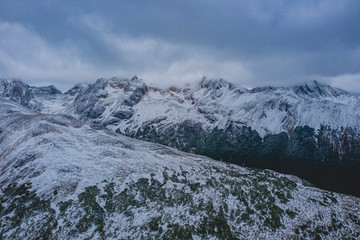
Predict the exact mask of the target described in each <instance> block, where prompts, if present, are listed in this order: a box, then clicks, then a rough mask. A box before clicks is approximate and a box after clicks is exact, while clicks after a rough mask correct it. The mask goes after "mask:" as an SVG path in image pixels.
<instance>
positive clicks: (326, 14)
mask: <svg viewBox="0 0 360 240" xmlns="http://www.w3.org/2000/svg"><path fill="white" fill-rule="evenodd" d="M0 22H2V23H8V24H12V25H11V26H21V27H22V28H23V29H24V31H27V32H29V34H31V35H32V36H35V38H36V39H38V40H39V39H40V40H39V41H41V42H42V43H43V45H44V46H46V47H45V48H44V49H45V50H47V51H49V55H51V56H54V58H56V57H55V56H56V55H60V56H61V57H62V59H63V60H62V62H63V63H62V64H60V66H59V67H58V68H56V67H54V66H53V67H51V68H48V69H47V70H46V69H45V70H46V71H45V70H44V72H43V76H44V77H43V78H45V76H47V81H50V80H51V79H52V78H54V75H55V74H59V78H57V79H61V77H63V78H66V79H65V80H63V81H67V82H69V83H70V82H71V81H76V79H81V80H83V79H86V78H88V77H90V76H95V78H96V77H100V76H103V75H111V74H116V75H118V74H132V73H138V74H139V75H141V74H143V76H144V78H145V76H146V77H148V78H151V79H149V81H153V82H156V81H157V80H156V79H171V81H173V82H174V84H176V82H179V81H180V82H184V81H185V80H184V79H186V81H190V80H189V79H190V78H191V77H194V78H197V77H198V76H200V75H201V74H208V75H215V76H216V75H217V76H218V77H228V78H230V79H229V80H231V81H238V82H240V83H242V84H244V85H248V86H256V85H269V84H272V85H284V84H285V85H286V84H291V83H294V82H298V81H303V80H307V79H312V78H314V77H316V78H319V79H320V78H321V79H323V80H324V81H327V82H329V83H330V82H332V81H333V80H331V79H337V84H338V82H339V81H340V80H339V79H343V77H342V76H357V74H359V73H360V65H359V63H360V54H359V53H360V50H359V49H360V31H359V29H358V26H359V25H360V2H359V1H356V0H344V1H337V0H294V1H285V0H273V1H268V0H254V1H245V0H229V1H215V0H207V1H184V0H183V1H179V0H174V1H165V0H156V1H145V0H138V1H130V0H124V1H115V0H104V1H85V0H83V1H54V0H53V1H40V0H34V1H31V3H30V2H28V1H25V0H19V1H10V0H3V1H1V2H0ZM16 24H17V25H16ZM13 37H14V38H16V37H15V36H13ZM6 39H8V38H6ZM32 44H35V43H34V42H33V43H32ZM20 45H21V44H20ZM6 49H7V50H6ZM16 49H17V48H16V46H15V47H14V46H13V49H11V47H10V46H9V44H2V45H0V50H2V51H3V52H4V51H7V52H11V51H15V50H16ZM57 49H61V53H56V52H57V51H55V50H57ZM25 50H26V49H25ZM25 50H24V51H25ZM45 50H44V51H45ZM15 55H17V56H15ZM22 55H24V56H22ZM70 55H72V56H70ZM35 56H36V55H35ZM0 57H2V58H4V55H3V56H0ZM12 57H13V58H14V59H15V60H14V61H16V62H17V63H18V64H22V65H23V69H22V71H23V72H24V74H23V75H24V76H26V74H25V72H26V71H28V72H29V75H28V76H27V77H24V79H25V80H26V79H27V78H31V79H35V78H36V77H39V76H41V64H39V65H38V66H35V64H36V62H38V61H33V62H34V64H29V62H31V61H30V60H29V61H27V60H26V59H27V58H36V57H34V55H32V54H24V53H21V52H18V53H16V54H12ZM22 58H25V60H21V59H22ZM54 61H55V60H54ZM66 61H68V62H69V65H71V66H72V67H67V68H66V67H64V65H66V64H65V62H66ZM76 62H77V64H78V65H79V66H78V67H74V66H73V65H74V64H75V63H76ZM38 63H39V62H38ZM40 63H41V61H40ZM45 65H48V64H45ZM75 66H76V64H75ZM215 66H217V67H215ZM235 66H238V67H239V70H235V68H236V67H235ZM0 67H1V68H2V71H3V72H9V73H13V72H14V73H16V71H15V70H14V69H13V70H9V63H6V62H4V61H3V62H1V61H0ZM31 67H33V68H35V69H38V70H37V71H36V72H37V73H36V74H35V73H34V71H33V72H31V71H30V69H31ZM13 68H15V66H13ZM26 69H28V70H26ZM50 71H53V72H54V73H53V74H50ZM71 71H73V75H74V76H75V77H74V78H76V79H74V80H71V73H70V72H71ZM181 71H188V72H181ZM215 71H218V72H215ZM46 72H47V73H46ZM82 72H83V73H82ZM90 73H91V74H90ZM31 74H32V75H31ZM172 74H177V75H178V76H171V75H172ZM15 77H17V76H15ZM21 77H22V76H21ZM354 79H355V80H354ZM356 79H358V78H356V77H355V78H352V80H351V81H349V80H347V82H350V83H351V84H350V85H349V84H344V88H348V89H350V88H353V87H356V86H355V83H357V80H356ZM89 80H90V81H93V80H94V79H89ZM145 80H147V79H145ZM58 81H60V80H58ZM164 81H165V80H158V82H164ZM67 84H68V83H63V85H67ZM359 85H360V84H359ZM359 91H360V89H359Z"/></svg>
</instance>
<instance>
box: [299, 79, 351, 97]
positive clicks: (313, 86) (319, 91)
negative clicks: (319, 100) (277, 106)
mask: <svg viewBox="0 0 360 240" xmlns="http://www.w3.org/2000/svg"><path fill="white" fill-rule="evenodd" d="M293 89H294V92H295V93H296V94H298V95H308V96H311V97H339V96H341V95H350V94H349V93H348V92H346V91H345V90H342V89H339V88H334V87H332V86H330V85H328V84H326V83H323V82H319V81H317V80H311V81H306V82H305V83H304V84H301V85H297V86H295V87H293Z"/></svg>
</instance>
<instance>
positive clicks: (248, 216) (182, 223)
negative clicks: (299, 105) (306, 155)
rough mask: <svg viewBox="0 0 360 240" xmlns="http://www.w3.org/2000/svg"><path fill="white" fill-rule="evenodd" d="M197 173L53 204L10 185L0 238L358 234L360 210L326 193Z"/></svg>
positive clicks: (112, 187) (112, 186) (274, 178)
mask: <svg viewBox="0 0 360 240" xmlns="http://www.w3.org/2000/svg"><path fill="white" fill-rule="evenodd" d="M196 171H198V170H196ZM197 173H198V174H201V175H199V178H198V177H196V175H194V172H193V169H191V172H188V171H185V170H180V171H178V172H176V171H173V170H169V169H164V171H163V172H157V173H156V174H155V173H152V174H150V175H144V176H143V177H140V178H137V179H134V180H131V179H128V180H127V181H126V182H125V183H118V182H107V181H103V182H102V183H101V184H99V185H98V186H89V187H86V188H85V189H84V191H83V192H81V193H80V194H79V195H78V196H77V199H75V200H67V201H60V202H57V203H54V204H53V205H50V201H51V200H50V199H49V200H41V199H40V198H39V197H37V196H36V194H35V192H34V191H32V190H31V184H23V185H17V184H10V185H8V186H7V187H6V188H4V189H3V192H2V195H1V198H0V200H1V201H0V219H1V222H0V229H1V232H0V239H27V238H31V239H107V238H116V239H129V238H130V239H193V238H194V237H195V236H196V237H200V238H204V239H207V238H210V237H215V238H218V239H256V238H257V237H259V238H264V237H265V236H270V237H271V236H272V238H277V239H284V238H292V237H295V236H300V237H301V236H302V237H309V236H318V237H320V238H321V237H322V238H324V237H325V238H326V237H328V236H332V238H334V236H336V237H340V238H344V239H346V238H348V237H353V238H356V237H359V235H358V233H357V232H356V231H355V232H352V231H353V230H354V229H353V226H352V225H351V224H353V225H354V224H357V223H358V222H359V217H358V216H355V215H351V214H352V213H353V212H356V211H358V210H359V209H355V208H356V207H355V206H353V207H354V209H353V210H349V212H348V213H345V212H344V210H342V209H341V207H340V203H339V202H338V200H337V198H338V196H336V195H334V194H333V193H328V192H318V191H316V189H313V188H307V187H305V186H303V185H302V184H301V182H300V181H298V182H295V181H293V180H290V179H289V178H287V177H284V176H279V175H277V174H275V173H272V172H269V171H260V170H247V171H239V169H236V168H232V167H231V166H229V167H227V168H222V169H219V168H217V167H206V168H204V169H202V170H200V172H197ZM295 196H296V197H299V196H300V199H303V200H301V201H300V202H298V201H297V200H296V199H295ZM355 205H356V204H355ZM339 207H340V208H339ZM55 209H57V210H56V211H55ZM304 211H305V212H306V214H304ZM344 217H345V218H347V219H349V220H348V221H347V222H346V224H345V223H344V222H343V219H344ZM329 223H330V224H329Z"/></svg>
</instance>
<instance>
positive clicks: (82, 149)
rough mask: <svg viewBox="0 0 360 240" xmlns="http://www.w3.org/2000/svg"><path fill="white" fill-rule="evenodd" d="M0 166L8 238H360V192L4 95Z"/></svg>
mask: <svg viewBox="0 0 360 240" xmlns="http://www.w3.org/2000/svg"><path fill="white" fill-rule="evenodd" d="M79 88H80V89H81V87H79ZM144 93H146V91H145V92H144ZM141 94H142V92H140V99H142V98H141ZM132 96H133V95H131V94H128V95H126V96H125V97H124V98H123V99H124V100H123V101H126V99H131V100H132V102H133V103H134V102H136V101H137V99H138V98H137V96H138V95H135V96H134V97H132ZM61 97H64V98H66V97H69V96H67V95H65V96H61ZM74 100H75V99H74ZM76 100H79V98H78V99H76ZM62 107H64V106H62ZM74 111H76V110H75V109H74ZM0 172H1V174H0V183H1V184H0V239H160V238H161V239H191V238H193V239H215V238H218V239H292V238H304V239H313V238H326V239H352V238H353V239H356V238H359V237H360V227H359V226H360V225H359V222H360V200H359V199H358V198H355V197H350V196H345V195H341V194H336V193H331V192H327V191H322V190H319V189H316V188H314V187H310V186H308V184H306V183H305V182H303V181H302V180H300V179H299V178H296V177H293V176H287V175H281V174H278V173H275V172H272V171H268V170H252V169H246V168H242V167H239V166H236V165H231V164H226V163H222V162H218V161H214V160H211V159H209V158H207V157H202V156H196V155H192V154H188V153H183V152H180V151H177V150H174V149H171V148H168V147H165V146H162V145H158V144H153V143H146V142H143V141H138V140H136V139H131V138H128V137H125V136H122V135H120V134H117V133H114V132H113V131H109V130H107V129H102V128H100V127H99V126H97V127H96V126H93V127H91V126H90V125H88V124H86V123H84V122H82V121H79V120H77V119H76V118H74V117H71V116H69V115H61V114H58V115H49V114H42V113H38V112H36V111H34V110H30V109H27V108H24V107H23V106H20V105H18V104H17V103H15V102H12V101H8V100H6V99H3V98H1V103H0Z"/></svg>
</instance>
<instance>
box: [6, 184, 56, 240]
mask: <svg viewBox="0 0 360 240" xmlns="http://www.w3.org/2000/svg"><path fill="white" fill-rule="evenodd" d="M30 188H31V184H22V185H17V184H16V183H13V184H9V185H8V186H7V187H6V188H5V189H4V190H3V192H2V194H1V195H0V239H8V238H10V239H50V238H51V236H52V231H53V230H55V229H56V228H57V225H58V221H57V219H56V212H55V210H54V209H52V208H51V206H50V200H41V199H40V198H39V197H37V196H36V193H35V191H31V190H30ZM34 217H36V219H34ZM24 230H26V231H24ZM9 232H11V233H10V234H9V235H8V234H6V236H7V237H5V233H9Z"/></svg>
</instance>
